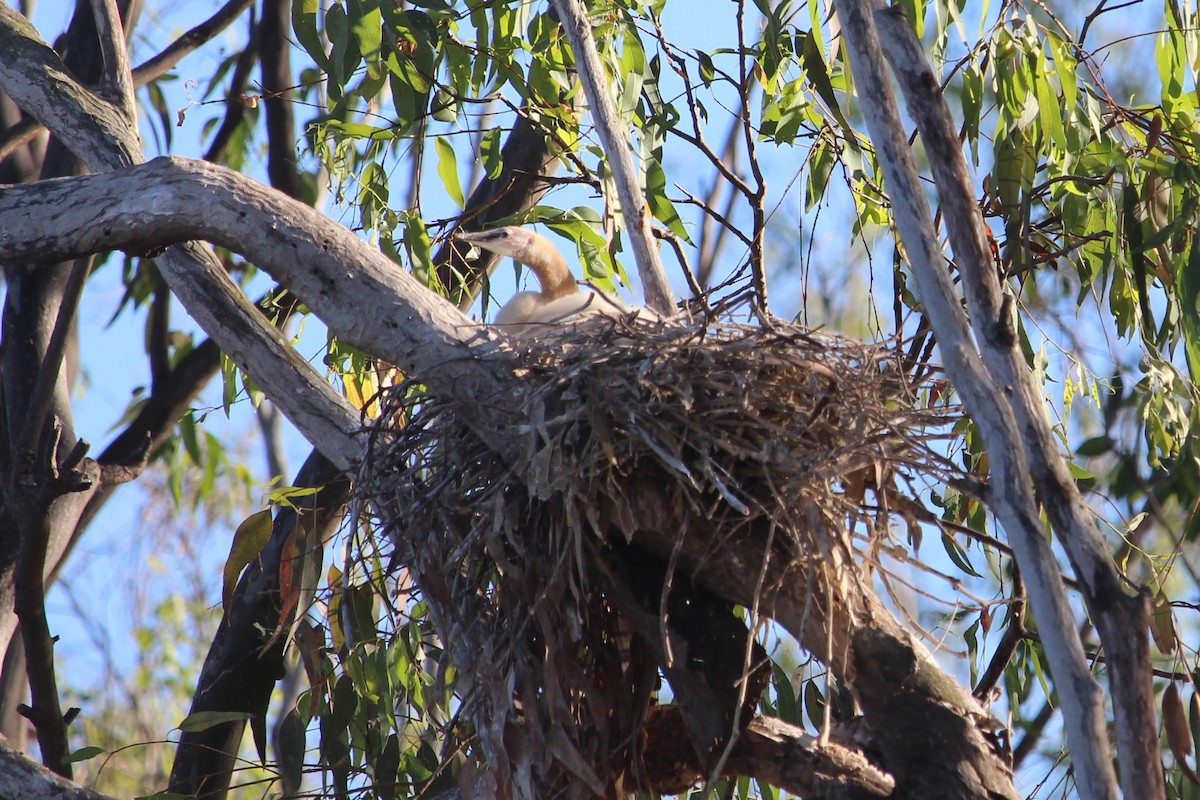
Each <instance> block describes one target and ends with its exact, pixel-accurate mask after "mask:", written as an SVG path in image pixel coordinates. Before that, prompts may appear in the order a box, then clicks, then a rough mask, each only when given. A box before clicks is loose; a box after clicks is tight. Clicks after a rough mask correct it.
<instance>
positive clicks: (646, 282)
mask: <svg viewBox="0 0 1200 800" xmlns="http://www.w3.org/2000/svg"><path fill="white" fill-rule="evenodd" d="M552 5H553V6H554V8H555V10H557V11H558V16H559V19H560V20H561V22H562V26H563V31H564V32H565V33H566V34H567V39H568V40H569V41H570V42H571V49H572V50H574V51H575V67H576V69H577V70H578V71H579V80H580V82H581V83H582V84H583V91H584V94H585V95H587V99H588V107H589V108H590V109H591V112H592V119H593V120H595V123H596V131H597V132H598V133H599V134H600V141H601V143H602V144H603V145H604V152H605V154H606V155H607V156H608V164H609V166H610V167H611V168H612V171H613V177H614V180H615V183H616V185H617V194H618V195H619V196H620V199H621V215H622V217H623V218H624V220H625V229H626V230H627V231H628V232H629V241H630V245H631V246H632V248H633V255H634V259H635V260H636V261H637V267H638V275H639V276H640V277H641V279H642V291H643V292H644V293H645V295H646V305H648V306H649V307H650V308H652V309H654V310H655V311H659V312H662V313H664V314H671V313H674V311H675V298H674V295H673V294H672V293H671V285H670V284H669V283H668V282H667V276H666V274H665V273H664V272H663V268H662V262H661V261H660V260H659V258H658V248H657V247H655V245H654V237H653V235H652V234H651V233H650V214H649V210H648V209H647V207H646V201H645V199H644V198H643V197H642V191H641V189H640V188H639V186H640V181H639V180H638V178H637V175H636V173H635V172H634V167H633V156H632V154H631V153H630V151H629V141H628V138H629V137H628V132H622V131H621V123H620V121H619V120H618V118H617V112H616V110H615V109H614V108H613V105H612V100H611V99H610V97H609V93H608V88H607V82H606V81H605V79H604V67H603V66H602V65H601V64H600V56H599V55H598V54H597V52H596V40H595V38H593V36H592V27H591V25H590V24H589V23H588V21H587V15H586V13H585V12H584V9H583V6H582V5H581V4H580V3H579V0H552Z"/></svg>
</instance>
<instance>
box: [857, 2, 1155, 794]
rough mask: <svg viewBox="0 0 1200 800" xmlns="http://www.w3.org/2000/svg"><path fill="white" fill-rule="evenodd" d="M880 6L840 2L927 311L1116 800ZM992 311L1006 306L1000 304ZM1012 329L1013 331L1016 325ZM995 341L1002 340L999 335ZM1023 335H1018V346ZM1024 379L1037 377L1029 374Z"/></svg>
mask: <svg viewBox="0 0 1200 800" xmlns="http://www.w3.org/2000/svg"><path fill="white" fill-rule="evenodd" d="M873 6H874V4H873V3H868V2H863V0H840V2H839V3H838V5H837V11H838V14H839V16H840V18H841V21H842V33H843V35H844V37H845V40H846V44H847V46H848V49H849V52H850V56H851V65H852V67H853V69H854V73H855V76H856V83H857V85H858V86H859V88H860V90H861V91H860V98H861V100H862V105H863V113H864V117H865V119H866V122H867V128H868V130H869V131H870V134H871V139H872V141H873V142H874V143H875V147H876V152H877V153H878V156H879V161H880V165H881V167H882V169H883V173H884V176H885V179H886V181H887V186H888V191H889V194H890V195H891V198H892V207H893V208H894V209H895V211H896V224H897V227H898V228H899V230H900V236H901V240H902V241H903V242H904V246H905V251H906V253H907V255H908V258H909V262H910V263H911V264H912V267H913V272H914V275H915V277H916V279H917V285H918V287H919V289H920V295H921V298H922V301H923V302H924V304H925V311H926V314H927V315H928V317H929V320H930V323H931V325H932V327H933V330H934V332H935V334H936V335H937V339H938V342H939V344H940V345H941V351H942V356H943V360H944V368H945V370H946V373H947V375H949V377H950V379H951V381H952V382H953V384H954V386H955V388H956V389H957V390H958V391H959V393H960V394H961V395H962V398H963V404H964V405H965V406H966V408H967V410H968V411H969V412H970V414H971V417H972V419H974V420H975V423H976V424H977V425H978V426H979V428H980V431H981V432H982V434H983V437H984V442H985V443H986V445H987V452H988V457H989V459H990V462H991V467H992V487H993V490H994V510H995V511H996V514H997V516H998V517H999V518H1000V520H1001V523H1002V524H1003V525H1004V528H1005V530H1006V531H1007V532H1008V534H1009V537H1010V539H1011V541H1012V545H1013V551H1014V554H1015V555H1016V559H1017V563H1018V565H1019V566H1020V568H1021V574H1022V575H1023V577H1024V578H1025V581H1026V587H1027V589H1028V592H1029V598H1030V603H1031V605H1032V607H1033V610H1034V616H1035V618H1036V619H1037V622H1038V630H1039V631H1040V632H1041V633H1042V635H1043V637H1044V639H1045V642H1046V655H1047V658H1048V659H1049V661H1050V669H1051V673H1052V674H1053V676H1054V678H1055V685H1056V687H1057V689H1058V691H1059V694H1060V696H1061V697H1062V699H1063V713H1064V717H1065V719H1066V722H1067V725H1066V729H1067V739H1068V741H1069V742H1070V744H1071V751H1072V755H1073V758H1074V763H1075V771H1076V776H1077V778H1078V780H1079V785H1080V793H1081V794H1082V795H1083V796H1085V797H1094V798H1104V797H1111V798H1115V797H1116V796H1117V790H1116V778H1115V775H1114V773H1113V769H1112V765H1111V763H1110V760H1109V755H1108V746H1107V743H1108V740H1107V731H1106V727H1105V720H1104V698H1103V695H1102V693H1101V692H1100V688H1099V687H1098V686H1097V685H1096V683H1095V681H1094V680H1093V679H1092V677H1091V674H1090V671H1089V670H1088V665H1087V662H1086V660H1085V659H1084V654H1083V647H1082V644H1081V643H1080V641H1079V637H1078V636H1077V635H1076V634H1075V630H1074V626H1073V622H1072V617H1071V608H1070V605H1069V603H1068V601H1067V596H1066V591H1065V589H1064V587H1063V585H1062V581H1061V580H1059V578H1058V573H1057V569H1056V568H1055V559H1054V553H1053V551H1052V550H1051V548H1050V543H1049V541H1048V540H1047V539H1046V537H1045V535H1044V533H1043V531H1042V526H1041V520H1040V517H1039V513H1038V507H1037V504H1036V503H1035V502H1034V498H1033V493H1032V490H1031V488H1030V485H1029V477H1030V464H1029V460H1028V459H1027V457H1026V454H1025V451H1024V450H1023V449H1022V448H1020V446H1019V443H1020V441H1021V434H1020V428H1019V426H1018V422H1017V418H1016V416H1015V414H1014V410H1013V408H1012V406H1010V405H1009V403H1008V402H1007V398H1008V396H1009V392H1006V391H1004V390H1003V389H1002V388H1001V387H1000V386H998V385H997V381H996V379H995V378H996V377H997V376H995V375H993V374H989V372H988V370H987V369H986V368H985V366H984V364H983V362H982V360H981V359H980V357H979V353H978V352H976V351H975V349H974V347H973V346H972V343H971V335H970V332H969V331H968V329H967V323H966V319H965V318H964V315H963V313H962V310H961V305H960V302H959V300H958V298H957V297H956V296H955V294H954V289H953V286H952V285H951V282H950V276H949V274H948V272H947V270H946V266H945V259H944V257H943V256H942V253H941V251H940V250H939V248H938V245H937V243H938V237H937V234H936V230H935V228H934V225H933V218H932V214H931V213H930V209H929V205H928V202H927V200H926V198H925V194H924V191H923V188H922V186H921V183H920V177H919V175H918V173H917V168H916V164H915V162H914V160H913V157H912V152H911V150H910V149H909V146H908V142H907V140H906V137H905V136H904V129H903V125H902V123H901V121H900V117H899V112H898V111H897V109H896V103H895V98H894V97H893V96H892V93H891V88H890V83H889V80H890V79H889V77H888V75H887V73H886V72H885V70H884V66H883V54H882V52H881V51H880V46H879V40H878V38H877V36H876V33H875V26H874V22H873V20H872V15H871V8H873ZM934 86H935V87H936V83H935V84H934ZM913 110H914V112H915V109H913ZM927 145H928V143H927ZM928 146H930V147H932V145H928ZM958 149H959V144H958V140H957V138H954V144H953V147H952V148H951V150H952V151H953V152H958ZM931 152H935V151H934V150H931ZM968 197H969V199H968V200H967V201H966V203H965V205H966V207H969V208H974V207H975V202H974V198H973V197H971V196H968ZM955 204H960V205H961V204H964V201H963V200H962V199H961V198H959V197H958V196H957V195H956V196H953V197H946V198H943V208H945V207H947V206H953V205H955ZM993 309H995V311H996V312H998V311H999V303H998V302H997V303H995V304H994V305H993ZM976 320H977V323H981V322H982V321H983V320H988V323H987V324H988V325H990V326H991V327H992V329H993V330H994V331H996V330H1005V329H1006V322H1007V326H1011V321H1006V320H1003V319H1000V318H999V314H998V313H993V314H991V315H988V314H987V312H986V310H985V309H978V311H977V312H976ZM1008 335H1012V332H1011V330H1009V331H1008ZM988 338H995V337H994V334H993V336H989V337H988ZM1015 340H1016V337H1015V335H1013V346H1014V347H1015ZM1025 380H1026V381H1028V376H1026V378H1025ZM1018 385H1020V384H1018ZM1005 386H1006V387H1008V388H1012V387H1013V384H1011V383H1007V382H1006V383H1005ZM1154 763H1157V760H1155V762H1154ZM1131 766H1132V765H1131Z"/></svg>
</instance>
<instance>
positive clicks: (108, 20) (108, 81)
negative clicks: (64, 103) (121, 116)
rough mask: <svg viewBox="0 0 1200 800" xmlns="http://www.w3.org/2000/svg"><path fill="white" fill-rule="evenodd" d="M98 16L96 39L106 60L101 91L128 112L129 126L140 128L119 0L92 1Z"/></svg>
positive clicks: (94, 12)
mask: <svg viewBox="0 0 1200 800" xmlns="http://www.w3.org/2000/svg"><path fill="white" fill-rule="evenodd" d="M91 2H92V13H93V14H95V16H96V38H97V39H98V40H99V42H100V53H101V55H102V56H103V59H104V72H103V77H102V78H101V80H100V86H101V91H102V92H103V93H104V94H105V95H107V96H108V97H109V98H111V100H112V101H113V103H115V104H116V106H117V107H118V108H120V109H121V110H122V111H123V112H124V113H125V118H126V119H127V120H129V124H130V126H132V127H133V128H134V129H135V130H136V129H137V106H136V104H135V103H134V98H133V75H132V74H131V73H130V71H129V49H128V47H126V45H125V33H124V30H123V29H122V27H121V14H120V13H119V12H118V11H117V3H116V0H91Z"/></svg>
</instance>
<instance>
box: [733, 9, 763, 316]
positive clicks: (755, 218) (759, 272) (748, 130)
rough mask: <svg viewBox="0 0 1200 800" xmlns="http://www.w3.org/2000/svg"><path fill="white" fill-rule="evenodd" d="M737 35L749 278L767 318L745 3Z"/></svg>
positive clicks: (760, 188)
mask: <svg viewBox="0 0 1200 800" xmlns="http://www.w3.org/2000/svg"><path fill="white" fill-rule="evenodd" d="M737 9H738V10H737V36H738V66H739V68H740V69H741V81H740V86H739V91H738V102H739V103H740V114H739V122H740V124H741V128H742V137H743V139H744V141H745V145H746V158H747V159H748V160H749V162H750V174H752V175H753V176H754V191H752V192H750V193H749V194H748V195H747V196H746V199H747V200H748V201H749V203H750V219H751V224H750V229H751V235H752V244H751V245H750V276H751V280H752V282H753V284H754V294H755V307H756V309H757V311H758V313H759V314H760V315H762V316H763V317H764V319H765V318H766V315H767V314H769V313H770V312H769V310H768V306H767V270H766V265H765V264H764V263H763V235H764V234H765V233H766V227H767V212H766V208H765V202H766V196H767V184H766V180H765V179H764V178H763V173H762V167H761V166H760V165H759V163H758V151H757V150H756V149H755V144H756V139H757V134H756V133H755V130H754V126H753V125H751V124H750V88H749V87H750V82H751V77H752V76H751V72H750V64H749V62H750V56H749V50H748V48H747V46H746V26H745V13H746V4H745V3H738V4H737Z"/></svg>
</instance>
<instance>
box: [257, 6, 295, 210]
mask: <svg viewBox="0 0 1200 800" xmlns="http://www.w3.org/2000/svg"><path fill="white" fill-rule="evenodd" d="M291 10H292V3H291V0H266V2H264V3H263V7H262V21H261V22H260V23H259V63H260V65H261V68H262V85H263V104H264V105H265V106H266V123H267V176H268V178H269V179H270V182H271V185H272V186H274V187H275V188H276V189H278V190H279V191H281V192H283V193H284V194H286V195H287V196H288V197H293V198H295V199H297V200H300V199H301V197H300V188H301V187H300V170H299V167H298V166H297V161H296V123H295V120H294V119H293V116H292V97H293V94H294V92H293V90H292V62H291V59H290V58H289V53H290V51H291V42H290V41H288V37H287V34H288V31H290V30H291V27H292V16H291Z"/></svg>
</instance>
